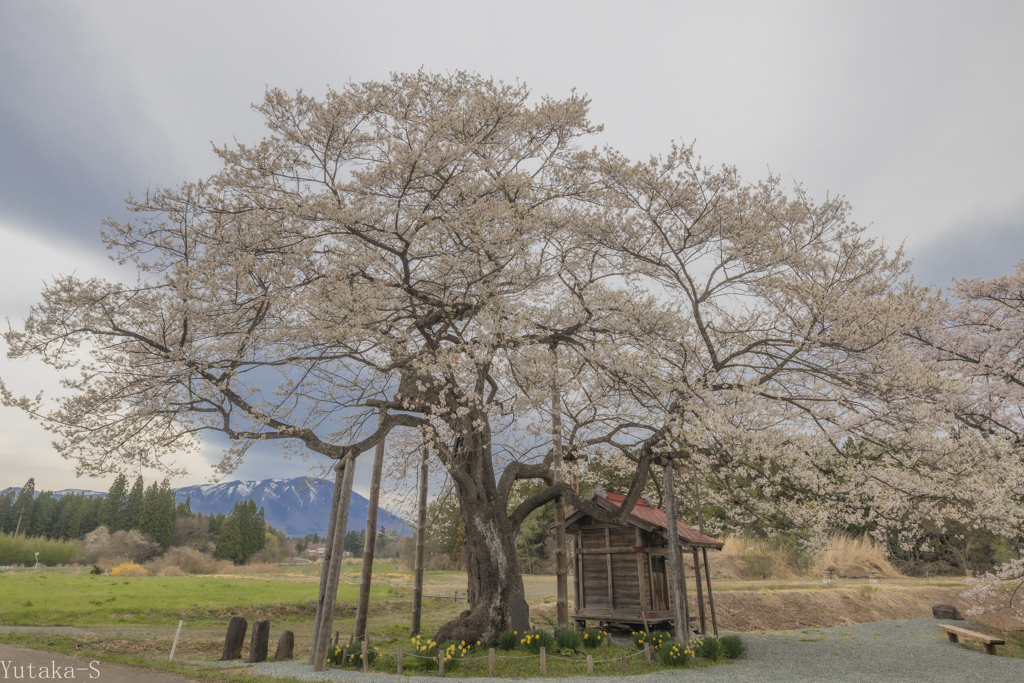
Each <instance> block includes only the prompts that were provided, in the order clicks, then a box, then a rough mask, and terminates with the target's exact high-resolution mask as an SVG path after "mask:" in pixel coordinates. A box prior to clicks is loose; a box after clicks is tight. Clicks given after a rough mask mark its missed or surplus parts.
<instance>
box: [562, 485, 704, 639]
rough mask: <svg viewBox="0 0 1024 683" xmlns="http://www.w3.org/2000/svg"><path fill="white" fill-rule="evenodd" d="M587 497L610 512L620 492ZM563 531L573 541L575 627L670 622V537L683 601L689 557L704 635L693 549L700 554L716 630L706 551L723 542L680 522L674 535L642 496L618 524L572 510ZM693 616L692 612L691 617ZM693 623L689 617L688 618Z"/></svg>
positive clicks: (663, 517)
mask: <svg viewBox="0 0 1024 683" xmlns="http://www.w3.org/2000/svg"><path fill="white" fill-rule="evenodd" d="M591 500H592V501H593V502H595V503H597V504H598V505H600V506H601V507H603V508H605V509H606V510H609V511H615V510H617V509H618V508H619V507H620V506H621V505H622V503H623V501H624V500H625V496H621V495H619V494H617V493H605V494H595V495H594V496H593V497H592V498H591ZM565 529H566V532H567V533H569V534H572V535H573V536H574V538H575V545H576V565H575V572H574V574H575V589H576V602H575V610H574V614H573V619H574V620H575V622H576V623H577V625H578V626H581V627H583V626H586V622H587V621H588V620H589V621H597V622H599V623H601V624H622V625H625V626H629V627H635V626H637V625H639V626H640V627H641V628H653V627H654V625H656V624H662V625H664V624H668V623H672V622H673V616H672V615H673V613H672V602H671V601H672V599H673V595H672V591H671V589H670V582H669V579H668V576H669V573H668V571H667V567H666V564H667V562H668V561H669V554H668V553H669V548H668V544H669V542H670V540H671V539H670V536H674V537H675V538H674V540H675V542H678V543H679V545H680V546H681V548H680V551H681V553H682V558H683V567H681V569H682V574H683V599H684V600H685V599H686V597H687V596H686V575H687V571H686V565H687V564H688V556H689V555H692V557H693V563H694V574H695V575H696V579H697V596H696V597H697V604H698V605H699V617H700V625H701V627H700V632H701V633H706V632H707V626H706V620H705V610H704V599H703V592H704V591H703V590H702V586H701V583H702V582H701V573H702V572H701V571H700V562H699V561H698V552H701V553H703V558H704V563H703V564H704V571H703V574H704V575H705V580H706V585H707V594H708V601H709V603H710V611H711V621H712V624H713V626H714V630H715V633H716V634H717V633H718V624H717V619H716V618H715V607H714V605H715V603H714V596H713V594H712V592H711V574H710V572H709V571H708V569H707V549H708V548H711V549H713V550H721V549H722V546H723V545H724V543H723V542H722V541H719V540H717V539H714V538H711V537H710V536H706V535H705V534H703V533H701V532H700V531H698V530H697V529H694V528H693V527H690V526H687V525H686V524H683V523H682V522H677V523H676V533H675V534H668V533H667V529H668V526H667V517H666V515H665V513H664V512H662V511H661V510H659V509H657V508H654V507H651V506H650V505H649V504H648V503H647V501H646V500H644V499H643V498H641V499H640V500H639V501H637V504H636V505H635V506H634V508H633V511H632V513H631V514H630V516H629V519H628V520H627V521H626V523H625V524H623V525H621V526H613V525H610V524H606V523H604V522H599V521H597V520H595V519H594V518H593V517H591V516H590V515H588V514H586V513H585V512H582V511H580V510H576V511H575V512H573V513H572V514H571V515H569V517H568V518H567V519H566V520H565ZM694 616H696V615H694ZM691 621H692V617H691Z"/></svg>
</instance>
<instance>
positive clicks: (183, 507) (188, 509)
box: [177, 496, 192, 517]
mask: <svg viewBox="0 0 1024 683" xmlns="http://www.w3.org/2000/svg"><path fill="white" fill-rule="evenodd" d="M177 513H178V517H191V516H192V496H187V497H186V498H185V502H183V503H178V510H177Z"/></svg>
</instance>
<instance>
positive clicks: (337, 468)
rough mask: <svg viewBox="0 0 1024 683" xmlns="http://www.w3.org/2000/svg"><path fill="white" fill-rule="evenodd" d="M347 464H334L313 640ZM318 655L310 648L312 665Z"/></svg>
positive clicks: (314, 639)
mask: <svg viewBox="0 0 1024 683" xmlns="http://www.w3.org/2000/svg"><path fill="white" fill-rule="evenodd" d="M344 479H345V466H344V464H343V463H342V462H338V463H335V465H334V493H333V495H332V496H331V518H330V519H329V520H327V538H325V539H324V545H325V548H324V560H323V565H321V567H320V588H319V590H318V591H317V596H316V618H315V619H314V620H313V642H314V643H316V642H317V638H318V635H317V634H318V633H319V632H320V606H321V605H323V604H324V596H325V595H326V594H327V584H328V583H330V579H329V578H328V577H329V576H330V571H331V557H332V555H333V550H334V530H335V529H336V528H337V526H338V524H337V520H338V504H339V501H340V500H341V490H342V489H343V488H345V486H344ZM315 657H316V648H315V647H312V648H310V652H309V663H310V665H312V664H313V663H314V659H315Z"/></svg>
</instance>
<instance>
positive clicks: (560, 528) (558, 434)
mask: <svg viewBox="0 0 1024 683" xmlns="http://www.w3.org/2000/svg"><path fill="white" fill-rule="evenodd" d="M551 358H552V366H553V367H552V371H551V449H552V451H553V452H554V463H553V468H554V477H553V484H554V485H555V486H558V485H559V484H561V483H562V481H563V479H562V393H561V389H560V388H559V386H558V347H556V346H552V347H551ZM566 545H567V543H566V535H565V497H564V496H558V498H556V499H555V584H556V596H555V621H556V623H557V624H558V628H559V629H564V628H569V565H568V562H567V561H566V560H567V558H566Z"/></svg>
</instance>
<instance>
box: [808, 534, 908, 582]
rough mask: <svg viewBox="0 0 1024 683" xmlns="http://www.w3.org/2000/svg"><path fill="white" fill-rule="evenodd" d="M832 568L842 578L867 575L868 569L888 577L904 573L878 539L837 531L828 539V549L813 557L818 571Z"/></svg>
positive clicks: (815, 568)
mask: <svg viewBox="0 0 1024 683" xmlns="http://www.w3.org/2000/svg"><path fill="white" fill-rule="evenodd" d="M825 570H830V571H831V572H832V573H833V574H834V575H836V576H841V577H853V576H867V575H868V572H869V571H872V570H873V571H876V572H878V575H879V576H883V577H885V578H896V577H898V576H902V574H901V573H900V571H899V570H898V569H896V567H895V566H893V564H892V562H890V561H889V560H888V559H887V558H886V557H885V553H884V552H882V547H881V546H880V545H878V542H877V541H875V540H874V539H873V538H871V537H869V536H859V537H854V536H847V535H846V534H836V535H835V536H833V537H832V538H831V539H829V546H828V548H827V549H826V550H825V551H824V552H822V553H820V554H818V555H815V556H814V571H815V572H816V573H818V572H822V571H825Z"/></svg>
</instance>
